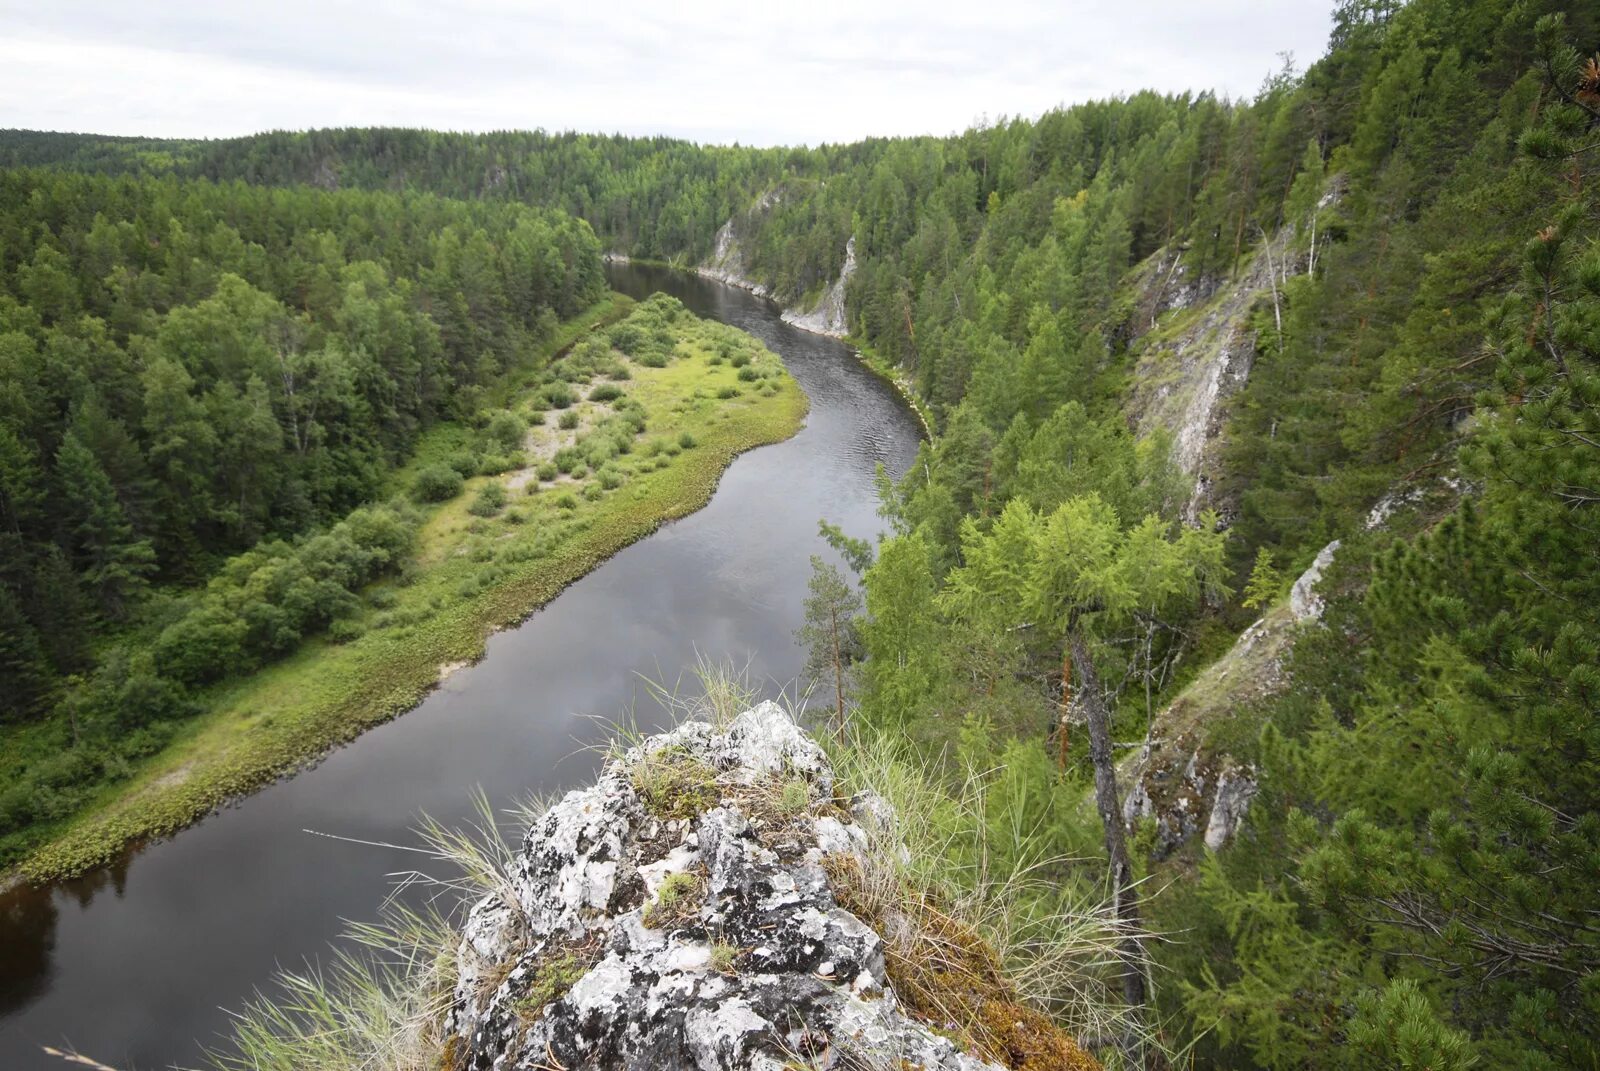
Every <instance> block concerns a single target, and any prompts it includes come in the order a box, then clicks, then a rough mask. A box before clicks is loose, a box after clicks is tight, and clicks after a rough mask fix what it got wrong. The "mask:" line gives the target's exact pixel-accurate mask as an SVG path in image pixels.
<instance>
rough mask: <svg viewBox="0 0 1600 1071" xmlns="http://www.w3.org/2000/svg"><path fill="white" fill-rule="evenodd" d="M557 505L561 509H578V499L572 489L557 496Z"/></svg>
mask: <svg viewBox="0 0 1600 1071" xmlns="http://www.w3.org/2000/svg"><path fill="white" fill-rule="evenodd" d="M556 506H557V508H559V509H577V508H578V499H577V496H576V495H574V494H573V493H572V492H571V491H562V492H561V493H560V494H559V495H557V496H556Z"/></svg>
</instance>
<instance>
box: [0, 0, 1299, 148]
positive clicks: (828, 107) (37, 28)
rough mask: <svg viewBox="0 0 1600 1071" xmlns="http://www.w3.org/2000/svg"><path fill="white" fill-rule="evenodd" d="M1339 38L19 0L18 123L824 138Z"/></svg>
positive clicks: (1179, 11) (1242, 69)
mask: <svg viewBox="0 0 1600 1071" xmlns="http://www.w3.org/2000/svg"><path fill="white" fill-rule="evenodd" d="M380 6H381V11H380V10H378V8H379V7H380ZM1327 27H1328V14H1327V8H1326V7H1325V6H1324V2H1321V0H1293V2H1288V3H1285V2H1282V0H1208V2H1206V3H1203V4H1196V3H1194V0H1187V2H1182V0H1141V2H1140V3H1139V4H1137V5H1115V6H1113V5H1106V4H1101V3H1087V2H1083V0H1072V2H1069V3H1046V2H1042V0H991V2H989V3H962V4H937V3H914V2H911V0H884V2H879V3H862V2H859V0H857V2H852V0H816V2H813V3H808V4H794V3H769V4H765V5H762V4H752V3H748V2H740V3H734V2H732V0H693V2H679V3H668V4H661V3H643V2H640V0H611V2H609V3H604V4H600V3H590V4H582V3H573V2H571V0H567V2H565V3H563V4H560V5H555V4H543V3H514V2H511V0H438V2H435V3H420V2H415V0H403V2H399V3H389V4H385V5H375V4H370V3H350V2H346V0H337V2H335V0H321V2H318V0H281V2H278V3H274V4H270V5H269V4H261V3H248V4H246V3H227V2H216V0H212V2H204V0H170V2H165V3H129V2H126V0H124V2H120V3H111V2H106V0H56V2H54V3H51V4H36V3H29V2H26V0H0V126H10V127H30V128H35V129H55V130H77V131H93V132H98V133H112V134H144V135H151V136H228V135H235V134H246V133H251V132H254V131H258V130H264V129H272V128H305V127H316V126H357V125H360V126H366V125H379V124H382V125H395V126H424V127H434V128H438V129H452V130H489V129H504V128H531V127H544V128H546V129H551V130H557V129H579V130H590V131H604V132H611V131H621V132H625V133H631V134H654V133H665V134H673V135H678V136H682V137H690V138H694V139H697V140H703V141H721V142H726V141H733V140H739V141H743V142H745V143H747V144H750V143H754V144H762V145H771V144H792V143H800V142H804V143H809V144H816V143H818V142H821V141H846V140H853V139H856V138H860V137H863V136H867V135H872V134H918V133H936V134H942V133H948V132H950V131H953V130H957V129H960V128H961V127H964V126H966V125H968V124H969V123H970V122H972V121H973V120H974V119H975V118H976V117H978V116H979V115H985V114H986V115H990V116H998V115H1002V114H1004V115H1036V114H1038V113H1039V112H1041V111H1044V110H1045V109H1047V108H1049V107H1052V106H1054V105H1056V104H1061V103H1072V102H1075V101H1081V100H1086V99H1090V98H1094V97H1105V96H1110V95H1113V94H1118V93H1129V92H1133V91H1135V90H1138V89H1143V88H1154V89H1159V90H1166V91H1178V90H1182V89H1213V90H1216V91H1218V92H1219V93H1227V94H1229V95H1231V96H1235V97H1237V96H1241V95H1247V94H1249V93H1251V92H1253V91H1254V89H1255V88H1256V87H1257V86H1258V85H1259V84H1260V82H1261V79H1262V77H1263V76H1264V75H1266V74H1267V72H1268V71H1270V70H1272V69H1275V68H1276V67H1277V66H1278V60H1277V58H1276V55H1277V53H1279V52H1283V51H1293V52H1294V53H1295V54H1296V56H1297V57H1298V59H1299V60H1300V63H1301V65H1302V66H1304V65H1305V64H1306V63H1308V62H1310V61H1311V60H1313V59H1315V58H1316V56H1317V55H1318V54H1320V52H1321V50H1322V46H1323V43H1324V41H1325V38H1326V35H1327Z"/></svg>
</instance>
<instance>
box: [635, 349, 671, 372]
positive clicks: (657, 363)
mask: <svg viewBox="0 0 1600 1071" xmlns="http://www.w3.org/2000/svg"><path fill="white" fill-rule="evenodd" d="M636 359H637V360H638V362H639V363H640V364H642V365H644V366H645V367H646V368H665V367H667V359H668V357H667V354H665V353H662V352H661V351H660V350H650V351H648V352H646V353H641V354H640V355H639V356H638V358H636Z"/></svg>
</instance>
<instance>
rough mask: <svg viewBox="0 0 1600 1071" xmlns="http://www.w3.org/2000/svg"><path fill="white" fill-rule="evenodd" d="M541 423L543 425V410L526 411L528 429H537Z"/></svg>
mask: <svg viewBox="0 0 1600 1071" xmlns="http://www.w3.org/2000/svg"><path fill="white" fill-rule="evenodd" d="M543 423H544V410H543V409H529V410H528V426H529V427H530V428H537V427H539V426H540V425H542V424H543Z"/></svg>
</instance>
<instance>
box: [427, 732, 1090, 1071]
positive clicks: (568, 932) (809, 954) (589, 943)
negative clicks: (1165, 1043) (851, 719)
mask: <svg viewBox="0 0 1600 1071" xmlns="http://www.w3.org/2000/svg"><path fill="white" fill-rule="evenodd" d="M661 763H693V764H696V765H697V766H698V767H699V768H700V769H703V770H706V771H711V772H712V774H713V777H714V780H713V784H714V786H715V792H714V793H713V794H712V795H711V796H710V797H708V798H706V799H705V800H704V801H703V802H704V803H705V804H706V805H705V806H703V807H697V808H695V810H694V813H692V814H687V815H684V816H680V817H661V814H663V813H667V814H672V813H675V812H673V811H671V810H670V809H666V810H663V808H662V806H661V801H660V800H656V801H654V802H653V803H651V802H648V801H647V799H646V797H645V796H644V795H642V794H641V792H640V790H639V787H638V786H639V784H640V783H646V784H648V785H652V786H653V785H656V784H657V782H656V781H653V780H651V778H652V776H653V774H652V773H651V772H650V771H651V770H652V769H654V768H658V767H652V764H661ZM802 786H803V789H802ZM892 821H893V816H892V813H890V812H889V811H888V809H887V807H886V806H885V804H884V802H883V801H882V800H881V799H878V798H876V797H872V796H870V795H865V794H864V795H861V796H859V797H857V798H854V799H841V798H839V797H838V796H837V795H836V792H835V785H834V776H833V770H832V768H831V766H830V764H829V762H828V759H827V757H826V755H825V754H824V752H823V751H822V749H821V748H820V747H818V745H817V744H816V742H815V741H813V740H812V739H811V738H810V737H808V736H807V735H806V734H805V733H804V732H803V731H802V730H801V729H800V728H799V727H798V726H797V725H795V723H794V722H793V721H792V720H791V719H790V718H789V716H788V715H787V714H786V713H784V711H783V710H782V709H780V708H779V707H778V706H777V705H775V704H773V703H763V704H761V705H759V706H757V707H755V708H754V709H752V710H748V711H745V712H744V713H742V714H740V715H739V716H738V717H736V718H734V719H733V720H732V722H731V723H730V724H728V725H727V726H726V727H725V728H714V727H713V726H711V725H709V724H706V723H704V722H688V723H685V724H683V725H680V726H678V727H677V728H675V729H673V730H672V731H670V732H666V733H662V734H659V735H657V736H653V737H650V738H648V739H646V740H644V741H642V742H641V743H639V744H638V745H636V746H634V747H632V748H630V749H629V750H627V751H626V752H624V753H622V754H619V755H617V756H615V757H614V758H612V759H611V760H610V761H608V762H607V763H606V765H605V767H604V769H603V770H602V771H601V773H600V775H599V778H598V780H597V781H596V783H595V784H594V785H593V786H592V787H589V788H585V789H581V790H578V791H574V792H570V793H568V794H567V795H566V796H565V797H564V798H562V799H561V800H560V801H558V802H557V803H555V804H554V805H553V806H552V807H550V809H549V810H548V811H547V812H545V814H544V815H543V816H542V817H541V818H540V819H539V820H538V821H537V822H535V823H534V824H533V826H532V828H530V829H529V831H528V833H527V836H526V838H525V839H524V841H523V844H522V848H521V851H520V853H519V854H518V856H517V864H516V867H515V868H514V871H513V873H512V874H511V875H510V881H509V884H508V887H507V889H508V891H506V892H504V893H502V894H494V895H490V896H487V897H485V898H484V899H483V900H481V901H480V902H478V903H477V904H476V905H475V906H474V907H473V909H472V911H471V913H470V915H469V917H468V921H467V925H466V932H465V934H464V935H463V938H462V941H461V944H460V948H459V950H458V953H457V959H458V976H457V984H456V988H455V992H454V995H453V1004H452V1010H451V1013H450V1018H449V1024H448V1025H449V1030H450V1032H451V1034H452V1035H453V1037H454V1038H455V1041H454V1042H453V1044H452V1047H451V1048H452V1052H453V1053H454V1054H455V1056H456V1059H457V1061H458V1064H457V1066H460V1067H463V1068H468V1069H472V1071H491V1069H493V1071H502V1069H515V1068H546V1067H560V1068H566V1069H569V1071H577V1069H580V1068H639V1069H643V1068H675V1067H685V1068H690V1067H692V1068H701V1069H707V1071H710V1069H723V1068H730V1069H731V1068H754V1069H771V1071H779V1069H781V1068H786V1067H816V1068H833V1067H862V1066H866V1067H877V1066H883V1067H893V1068H897V1069H898V1068H925V1069H936V1068H942V1069H950V1071H957V1069H959V1071H976V1069H979V1068H989V1067H998V1066H1000V1065H999V1064H995V1063H990V1062H988V1061H987V1060H986V1059H984V1058H983V1056H982V1055H980V1054H978V1053H975V1052H966V1051H963V1050H962V1049H961V1047H959V1046H958V1045H957V1044H956V1043H955V1042H953V1041H952V1040H950V1038H948V1037H945V1036H942V1035H941V1034H940V1033H938V1032H935V1031H934V1030H933V1029H930V1027H929V1025H927V1024H925V1023H923V1022H919V1021H918V1020H917V1019H916V1018H914V1017H913V1016H912V1015H911V1014H910V1013H909V1012H908V1010H907V1008H906V1007H905V1006H904V1005H902V1003H901V1002H900V1000H899V999H897V996H896V994H895V991H894V987H893V984H892V981H891V978H890V974H889V971H888V969H887V968H886V963H885V944H884V940H883V938H882V937H880V935H879V934H878V933H876V932H874V930H873V929H872V928H871V927H870V926H868V925H867V924H866V923H865V922H863V921H862V920H861V919H860V918H858V917H857V916H856V915H854V914H852V913H850V912H849V911H847V910H846V909H845V908H844V907H842V906H841V905H840V902H839V900H838V899H836V897H835V889H834V887H833V884H832V881H831V879H830V876H829V875H830V872H831V871H834V870H835V869H836V868H838V867H839V866H841V865H850V862H851V861H854V863H855V864H858V865H859V864H863V863H866V862H868V856H869V853H870V851H871V845H872V844H873V835H874V833H873V831H874V830H876V829H878V828H881V826H882V824H883V823H886V822H892ZM1067 1044H1069V1045H1070V1042H1068V1043H1067ZM1079 1055H1080V1056H1081V1055H1082V1054H1081V1053H1079ZM1083 1059H1084V1061H1085V1063H1084V1064H1083V1065H1082V1066H1092V1064H1093V1061H1092V1059H1090V1058H1088V1057H1086V1056H1084V1057H1083Z"/></svg>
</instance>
